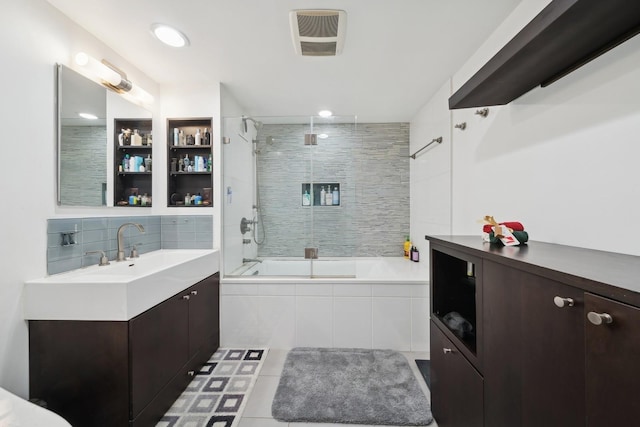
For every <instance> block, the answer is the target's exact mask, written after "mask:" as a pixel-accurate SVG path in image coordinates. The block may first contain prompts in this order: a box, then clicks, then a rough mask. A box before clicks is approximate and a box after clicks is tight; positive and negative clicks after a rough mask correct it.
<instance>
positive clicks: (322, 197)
mask: <svg viewBox="0 0 640 427" xmlns="http://www.w3.org/2000/svg"><path fill="white" fill-rule="evenodd" d="M326 194H327V193H326V191H324V186H323V187H322V190H320V205H321V206H324V205H326V204H327V198H326Z"/></svg>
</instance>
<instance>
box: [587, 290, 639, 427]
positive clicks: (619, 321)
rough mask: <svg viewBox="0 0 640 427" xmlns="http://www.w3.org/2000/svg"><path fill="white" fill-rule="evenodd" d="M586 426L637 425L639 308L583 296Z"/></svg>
mask: <svg viewBox="0 0 640 427" xmlns="http://www.w3.org/2000/svg"><path fill="white" fill-rule="evenodd" d="M584 308H585V313H587V316H588V317H587V321H586V323H585V325H586V326H585V333H586V341H587V342H586V343H587V345H586V350H587V351H586V369H587V377H586V386H587V395H586V402H587V425H588V426H590V427H596V426H631V425H638V423H639V422H640V421H639V420H640V406H639V405H638V401H639V400H640V367H639V366H638V364H639V362H640V338H638V332H639V330H638V327H639V326H640V309H639V308H637V307H634V306H631V305H628V304H623V303H620V302H617V301H613V300H611V299H608V298H603V297H600V296H597V295H592V294H590V293H587V294H585V307H584Z"/></svg>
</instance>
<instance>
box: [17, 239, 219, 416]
mask: <svg viewBox="0 0 640 427" xmlns="http://www.w3.org/2000/svg"><path fill="white" fill-rule="evenodd" d="M185 254H186V255H185ZM180 256H182V257H183V258H184V259H180ZM145 257H146V258H145ZM168 259H173V260H174V263H173V264H172V263H171V262H168ZM165 263H166V264H165ZM136 264H139V265H136ZM163 264H165V265H163ZM111 267H113V269H112V270H109V269H110V268H111ZM136 267H140V269H139V271H138V272H137V273H130V274H129V276H127V272H128V270H125V269H127V268H129V269H135V268H136ZM218 268H219V256H218V251H202V250H184V251H157V253H156V252H151V253H148V254H144V255H142V256H141V257H140V258H139V259H135V260H127V261H124V262H122V263H118V264H115V263H113V262H112V265H110V266H106V267H97V266H96V267H95V268H94V267H89V268H88V269H83V270H84V271H74V272H71V273H69V274H66V276H65V274H60V275H57V276H50V277H48V278H44V279H41V280H35V281H31V282H29V283H27V284H26V285H25V317H26V318H27V319H28V320H29V374H30V397H31V398H32V399H39V400H41V401H44V402H46V405H47V407H48V409H50V410H52V411H54V412H56V413H58V414H59V415H61V416H63V417H64V418H65V419H66V420H67V421H69V423H71V424H72V425H74V426H80V425H81V426H109V427H117V426H152V425H155V424H156V423H157V422H158V421H159V419H160V417H162V415H163V414H164V413H165V412H166V410H167V409H168V408H169V407H170V406H171V404H172V403H173V402H174V401H175V399H176V398H177V397H178V396H179V395H180V393H181V392H182V391H183V390H184V389H185V387H186V386H187V385H188V384H189V382H190V381H191V379H192V378H193V376H194V375H195V374H196V373H197V372H198V370H199V369H200V367H201V366H202V365H203V364H204V363H205V362H206V361H207V360H208V359H209V357H210V356H211V354H212V353H213V352H214V351H215V350H216V349H217V348H218V346H219V336H220V327H219V273H217V271H218ZM122 270H125V271H122ZM65 277H66V280H65ZM47 280H49V283H47ZM92 281H93V282H92ZM101 281H102V282H101ZM92 290H94V291H95V292H93V293H92V292H91V291H92ZM110 291H111V294H112V295H110ZM54 293H58V294H61V295H59V296H58V298H57V299H59V300H61V301H64V300H67V301H71V304H72V305H74V306H78V307H76V308H77V309H76V310H74V309H73V307H70V308H69V309H68V310H64V307H63V308H56V307H48V308H47V307H45V305H44V304H43V301H42V300H40V298H47V297H48V296H50V295H52V294H54ZM167 294H171V295H169V296H167ZM92 295H93V296H92ZM101 300H102V301H101ZM55 302H56V300H50V306H55V305H56V304H55ZM59 305H62V306H64V305H65V304H64V303H61V304H59ZM84 305H86V306H88V307H90V309H89V310H83V309H81V308H80V307H81V306H84ZM91 307H93V309H91ZM65 313H66V314H65ZM100 317H102V318H100Z"/></svg>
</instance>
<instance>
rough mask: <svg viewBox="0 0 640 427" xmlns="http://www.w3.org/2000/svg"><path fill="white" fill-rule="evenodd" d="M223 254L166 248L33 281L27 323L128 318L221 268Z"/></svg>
mask: <svg viewBox="0 0 640 427" xmlns="http://www.w3.org/2000/svg"><path fill="white" fill-rule="evenodd" d="M219 267H220V251H219V250H211V249H175V250H172V249H163V250H159V251H154V252H149V253H146V254H142V255H140V257H139V258H133V259H127V260H126V261H121V262H116V261H111V264H110V265H107V266H102V267H100V266H97V265H94V266H90V267H86V268H82V269H79V270H73V271H70V272H68V273H61V274H56V275H53V276H48V277H44V278H42V279H36V280H30V281H28V282H26V283H25V287H24V318H25V319H27V320H124V321H126V320H130V319H132V318H133V317H135V316H137V315H138V314H140V313H143V312H144V311H146V310H148V309H150V308H151V307H153V306H155V305H157V304H159V303H161V302H162V301H164V300H166V299H167V298H170V297H172V296H173V295H176V294H177V293H179V292H180V291H183V290H185V289H187V288H188V287H190V286H191V285H194V284H196V283H197V282H199V281H201V280H202V279H205V278H207V277H209V276H211V275H212V274H215V273H217V272H218V271H219V270H220V268H219Z"/></svg>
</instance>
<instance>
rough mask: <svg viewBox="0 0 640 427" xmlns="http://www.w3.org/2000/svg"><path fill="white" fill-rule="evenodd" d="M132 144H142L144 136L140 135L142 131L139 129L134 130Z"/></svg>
mask: <svg viewBox="0 0 640 427" xmlns="http://www.w3.org/2000/svg"><path fill="white" fill-rule="evenodd" d="M174 137H175V135H174ZM131 145H135V146H140V145H142V137H141V136H140V132H139V131H138V129H134V130H133V135H131Z"/></svg>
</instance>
